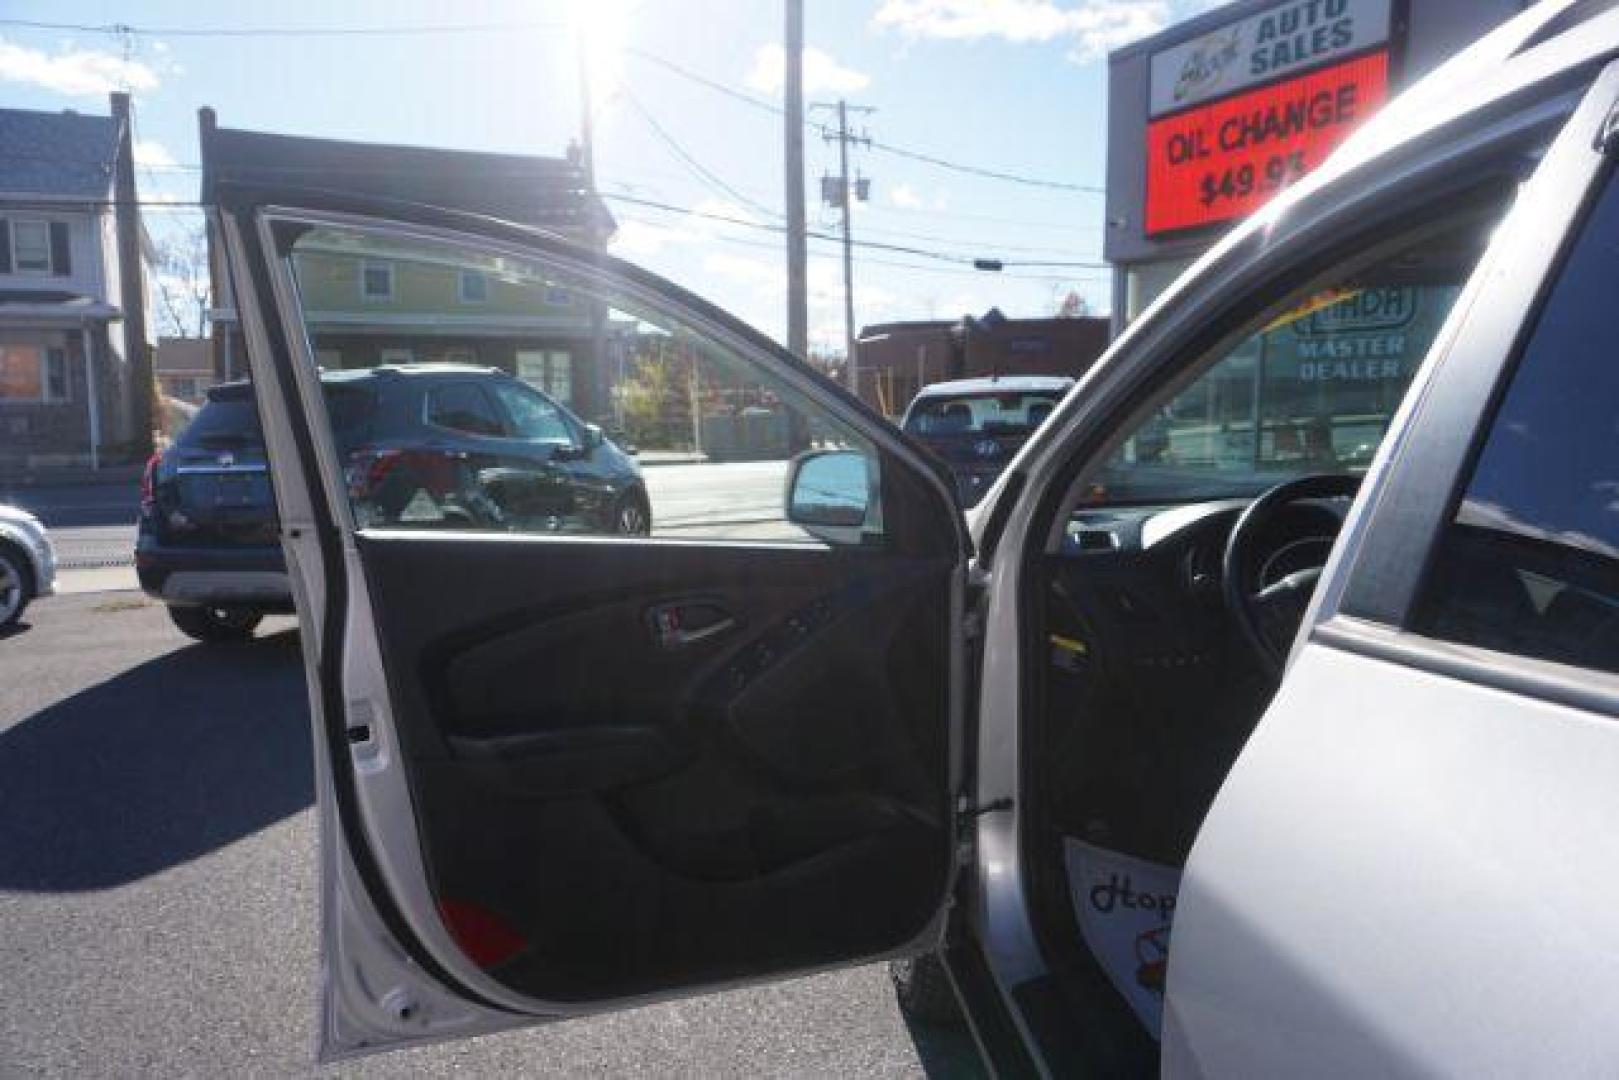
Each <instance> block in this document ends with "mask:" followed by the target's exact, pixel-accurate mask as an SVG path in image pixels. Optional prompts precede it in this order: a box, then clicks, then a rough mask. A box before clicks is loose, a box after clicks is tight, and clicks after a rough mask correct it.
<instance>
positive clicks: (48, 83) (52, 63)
mask: <svg viewBox="0 0 1619 1080" xmlns="http://www.w3.org/2000/svg"><path fill="white" fill-rule="evenodd" d="M0 81H4V82H15V83H23V84H25V85H28V86H37V87H39V88H40V89H42V90H51V91H54V92H55V93H58V94H67V95H70V96H73V97H98V96H100V95H102V94H105V93H107V92H108V91H110V90H119V89H122V88H123V87H125V86H128V88H129V89H130V90H134V91H146V90H155V89H157V86H158V82H159V80H158V74H157V72H156V71H154V70H153V69H152V68H150V67H148V66H147V65H145V64H143V63H141V62H140V61H138V60H127V61H126V60H124V59H123V58H122V57H119V56H117V55H116V54H114V53H111V52H107V51H105V50H101V49H80V48H76V47H73V46H68V47H66V48H63V49H61V50H59V51H57V52H56V53H47V52H44V51H43V50H40V49H30V48H28V47H26V46H23V45H17V44H14V43H12V42H9V41H6V40H5V39H3V38H0Z"/></svg>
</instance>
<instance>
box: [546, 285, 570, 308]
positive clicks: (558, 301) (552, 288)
mask: <svg viewBox="0 0 1619 1080" xmlns="http://www.w3.org/2000/svg"><path fill="white" fill-rule="evenodd" d="M545 302H546V303H547V304H548V305H550V306H551V307H572V306H573V293H571V292H569V291H568V290H567V289H564V288H563V287H562V286H560V285H547V286H546V287H545Z"/></svg>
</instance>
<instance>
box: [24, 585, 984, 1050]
mask: <svg viewBox="0 0 1619 1080" xmlns="http://www.w3.org/2000/svg"><path fill="white" fill-rule="evenodd" d="M0 687H4V693H0V852H3V853H4V855H3V857H0V1073H3V1074H5V1075H7V1076H11V1075H18V1074H23V1075H30V1074H42V1075H54V1076H84V1075H107V1074H118V1075H162V1076H207V1077H214V1076H221V1075H231V1076H236V1075H253V1076H295V1075H310V1074H315V1073H317V1072H318V1073H319V1075H325V1076H344V1077H348V1076H354V1077H362V1076H364V1077H369V1076H397V1075H402V1074H414V1073H432V1074H447V1073H451V1072H456V1073H459V1074H462V1075H468V1076H563V1075H568V1076H575V1075H592V1074H611V1075H659V1076H664V1075H692V1076H695V1075H703V1076H756V1075H767V1076H781V1075H795V1076H797V1075H839V1076H905V1075H917V1074H920V1073H921V1072H923V1071H926V1072H928V1073H930V1074H932V1075H937V1076H957V1075H964V1076H970V1075H977V1074H978V1073H977V1068H978V1067H977V1064H976V1061H975V1059H974V1057H973V1055H972V1051H971V1048H970V1046H969V1045H968V1043H967V1041H966V1038H965V1036H964V1035H961V1034H960V1033H957V1032H941V1031H936V1030H930V1029H925V1028H918V1029H916V1030H914V1031H913V1030H910V1029H908V1028H907V1026H906V1024H905V1022H904V1021H903V1020H902V1018H901V1017H900V1015H899V1013H898V1010H897V1009H896V1007H895V1006H894V1003H893V996H892V994H891V992H890V991H889V987H888V984H887V976H886V973H885V972H884V971H883V970H881V969H880V968H876V967H866V968H858V969H852V970H848V971H844V972H840V973H836V974H830V975H823V976H817V977H815V978H810V979H803V980H798V981H795V982H791V983H784V984H780V985H776V986H769V987H763V988H758V989H752V990H742V991H733V992H730V993H726V994H721V995H714V996H710V997H706V998H699V999H693V1000H690V1001H684V1002H676V1003H671V1004H665V1005H659V1006H654V1007H650V1008H645V1009H640V1010H637V1011H635V1012H631V1013H626V1014H623V1015H619V1016H605V1017H600V1018H592V1019H586V1020H576V1021H572V1022H569V1023H565V1024H556V1025H552V1026H549V1027H545V1028H540V1029H533V1030H529V1031H524V1032H514V1033H509V1034H505V1035H498V1036H491V1037H488V1038H484V1039H479V1040H475V1041H473V1042H470V1043H464V1044H452V1045H443V1046H437V1047H430V1048H426V1049H422V1050H414V1051H406V1052H402V1053H398V1054H390V1055H383V1056H380V1057H374V1058H369V1059H364V1060H362V1061H359V1062H354V1063H350V1064H346V1065H343V1066H338V1067H332V1068H328V1069H325V1070H316V1069H315V1067H314V1066H313V1064H312V1049H311V1048H312V1046H313V1038H314V1019H315V1016H314V1007H315V1006H314V992H315V985H316V977H317V971H318V960H317V956H316V927H317V921H316V914H317V912H316V890H315V877H314V873H315V870H314V839H315V838H314V826H313V820H312V819H313V811H312V809H311V800H312V793H311V779H310V777H311V768H310V761H309V752H308V744H309V730H308V720H307V714H306V712H305V702H304V687H303V680H302V675H301V671H300V666H299V653H298V647H297V634H296V632H295V630H294V629H293V623H292V621H291V620H290V619H273V620H269V621H267V623H266V624H265V630H264V632H263V633H262V634H261V636H260V638H259V639H258V640H256V641H254V642H252V643H250V644H247V645H242V646H227V647H207V646H201V645H192V644H189V643H187V642H186V641H185V639H183V638H181V637H180V636H179V635H178V634H177V633H176V632H174V631H173V629H172V628H171V627H170V626H169V625H168V622H167V620H166V618H165V616H164V615H163V612H162V609H161V608H160V607H158V606H156V605H153V604H151V603H148V602H147V601H145V600H144V599H143V598H141V597H140V596H139V595H138V594H130V593H102V594H99V595H80V596H62V597H54V598H50V599H46V600H42V601H40V602H39V603H38V604H37V605H35V606H34V607H33V608H31V609H30V610H29V612H28V615H27V618H26V622H25V624H24V627H23V628H22V629H21V630H19V631H17V632H14V633H12V634H10V635H9V636H7V637H5V638H3V639H0Z"/></svg>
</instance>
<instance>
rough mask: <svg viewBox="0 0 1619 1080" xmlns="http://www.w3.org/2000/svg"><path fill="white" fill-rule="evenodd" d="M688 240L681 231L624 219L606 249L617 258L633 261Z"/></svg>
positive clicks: (665, 226)
mask: <svg viewBox="0 0 1619 1080" xmlns="http://www.w3.org/2000/svg"><path fill="white" fill-rule="evenodd" d="M690 239H691V238H690V236H689V234H687V233H686V232H685V230H683V229H678V228H670V227H669V226H667V225H654V224H653V223H652V222H650V221H637V220H635V219H633V218H625V219H623V220H621V221H620V222H619V223H618V231H617V232H616V233H614V234H613V239H612V241H611V243H609V244H608V247H609V248H611V249H612V252H613V254H614V255H617V256H618V257H619V258H621V259H629V260H631V261H634V260H636V259H648V258H651V257H652V256H654V255H660V254H662V253H663V251H664V249H665V248H668V247H672V246H674V245H676V244H681V243H686V242H687V241H689V240H690Z"/></svg>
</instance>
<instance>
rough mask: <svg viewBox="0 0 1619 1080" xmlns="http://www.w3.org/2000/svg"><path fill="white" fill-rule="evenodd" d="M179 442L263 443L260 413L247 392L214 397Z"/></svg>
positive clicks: (190, 443)
mask: <svg viewBox="0 0 1619 1080" xmlns="http://www.w3.org/2000/svg"><path fill="white" fill-rule="evenodd" d="M177 445H179V446H205V447H211V446H263V445H264V435H263V433H262V432H261V431H260V430H259V414H258V411H257V410H256V409H255V408H254V407H253V399H252V398H250V397H248V396H247V395H245V394H242V395H232V396H231V397H223V398H210V399H209V400H208V401H207V402H206V403H205V404H204V405H203V407H202V408H201V409H199V410H197V415H196V416H195V417H193V418H192V420H191V423H189V424H187V425H186V428H185V431H183V432H181V434H180V437H179V439H178V440H177Z"/></svg>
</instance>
